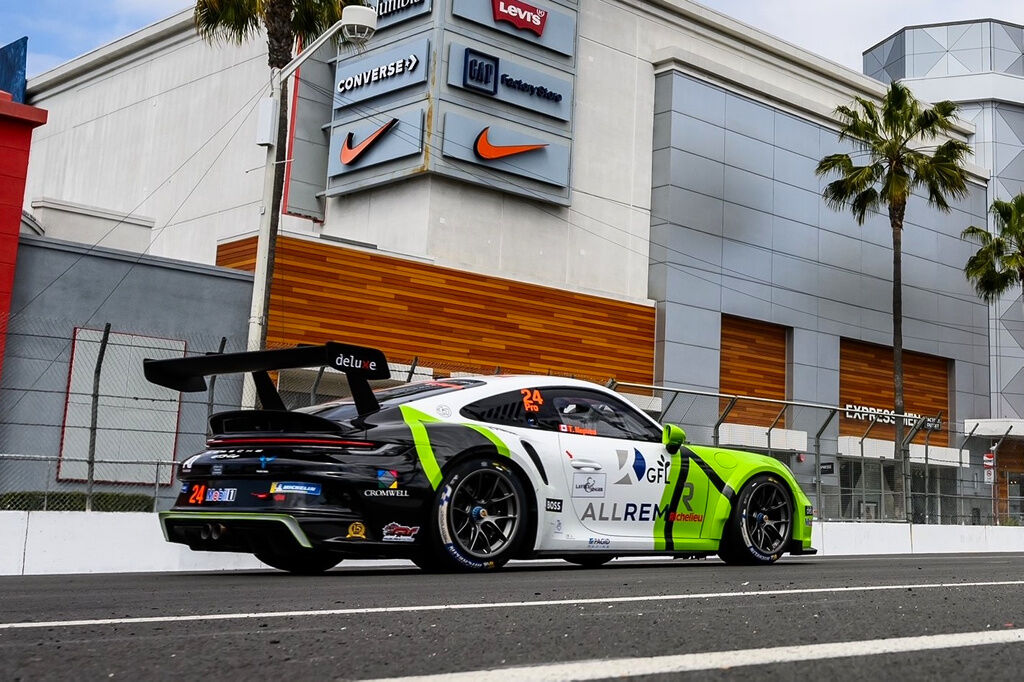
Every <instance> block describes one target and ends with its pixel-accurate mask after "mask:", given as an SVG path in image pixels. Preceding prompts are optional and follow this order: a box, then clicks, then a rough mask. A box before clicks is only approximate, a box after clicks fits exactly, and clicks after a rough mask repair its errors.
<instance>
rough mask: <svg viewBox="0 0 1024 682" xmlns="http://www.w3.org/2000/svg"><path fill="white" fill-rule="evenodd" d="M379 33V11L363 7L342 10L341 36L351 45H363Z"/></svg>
mask: <svg viewBox="0 0 1024 682" xmlns="http://www.w3.org/2000/svg"><path fill="white" fill-rule="evenodd" d="M376 31H377V10H376V9H375V8H373V7H365V6H363V5H349V6H347V7H345V8H344V9H343V10H341V35H342V36H343V37H344V38H345V40H346V41H348V42H350V43H356V44H357V45H358V44H361V43H365V42H366V41H367V40H369V39H370V38H372V37H373V34H374V33H375V32H376Z"/></svg>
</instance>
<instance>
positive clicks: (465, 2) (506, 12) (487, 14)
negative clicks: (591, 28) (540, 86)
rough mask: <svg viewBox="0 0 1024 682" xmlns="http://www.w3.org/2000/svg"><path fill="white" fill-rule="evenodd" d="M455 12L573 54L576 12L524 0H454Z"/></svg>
mask: <svg viewBox="0 0 1024 682" xmlns="http://www.w3.org/2000/svg"><path fill="white" fill-rule="evenodd" d="M452 14H453V15H454V16H456V17H459V18H461V19H466V20H468V21H472V22H474V23H476V24H480V25H481V26H486V27H487V28H489V29H491V30H494V31H500V32H502V33H505V34H507V35H510V36H513V37H514V38H516V39H518V40H523V41H526V42H528V43H533V44H534V45H539V46H540V47H543V48H546V49H548V50H552V51H554V52H558V53H559V54H563V55H566V56H568V57H572V56H573V55H574V54H575V53H576V13H575V12H570V11H568V10H566V11H564V12H563V11H561V7H559V9H558V10H554V9H548V8H547V7H544V6H541V5H534V4H530V3H527V2H524V1H523V0H491V1H490V2H487V0H452Z"/></svg>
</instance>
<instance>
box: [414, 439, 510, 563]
mask: <svg viewBox="0 0 1024 682" xmlns="http://www.w3.org/2000/svg"><path fill="white" fill-rule="evenodd" d="M528 515H529V508H528V506H527V497H526V490H525V489H524V488H523V484H522V483H521V482H520V480H519V477H518V476H517V475H516V473H515V472H514V471H513V470H512V469H511V468H510V467H509V466H507V465H506V464H504V463H502V462H501V461H499V460H497V459H495V458H492V457H480V458H476V457H475V458H472V459H468V460H466V461H464V462H461V463H459V464H457V465H456V466H454V467H453V468H452V469H451V470H450V471H448V472H447V473H446V474H445V477H444V479H443V480H442V481H441V485H440V486H438V492H437V496H436V497H435V498H434V507H433V509H432V513H431V519H432V520H431V522H430V524H429V526H428V536H427V547H426V549H427V552H428V554H426V555H424V556H423V557H418V558H417V559H414V561H415V562H416V565H417V566H420V567H421V568H423V569H424V570H428V571H436V570H446V571H486V570H491V569H495V568H500V567H501V566H503V565H504V564H505V563H506V562H507V561H508V560H509V559H511V558H512V557H513V556H514V555H515V554H516V552H517V550H518V549H519V545H520V544H521V543H522V541H523V538H524V537H525V535H526V533H527V528H528V527H529V523H528V521H529V519H528Z"/></svg>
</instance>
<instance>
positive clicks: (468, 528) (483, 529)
mask: <svg viewBox="0 0 1024 682" xmlns="http://www.w3.org/2000/svg"><path fill="white" fill-rule="evenodd" d="M450 509H451V511H450V512H449V518H448V522H449V524H451V525H450V527H451V531H452V539H453V540H454V541H455V542H456V543H457V544H458V546H459V549H460V550H461V551H463V552H465V553H466V554H468V555H470V556H473V557H476V558H480V559H486V558H491V557H493V556H494V555H496V554H499V553H500V552H501V551H502V550H503V549H505V548H506V547H508V545H509V543H510V542H512V541H513V540H514V538H515V536H516V531H517V530H518V528H519V514H520V505H519V495H518V494H517V493H516V489H515V487H514V485H513V484H512V480H511V479H510V478H509V476H508V475H507V474H506V473H504V472H503V471H499V470H497V469H481V470H479V471H474V472H471V473H469V474H467V475H466V477H465V478H463V479H462V480H461V481H459V482H458V483H457V484H456V486H455V490H454V491H453V492H452V502H451V507H450Z"/></svg>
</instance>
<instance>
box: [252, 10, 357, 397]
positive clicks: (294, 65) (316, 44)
mask: <svg viewBox="0 0 1024 682" xmlns="http://www.w3.org/2000/svg"><path fill="white" fill-rule="evenodd" d="M376 30H377V11H376V9H375V8H373V7H365V6H363V5H350V6H348V7H345V8H344V9H343V10H342V13H341V21H338V22H337V23H335V24H334V25H333V26H331V27H330V28H329V29H327V30H326V31H324V33H323V34H321V35H320V37H318V38H317V39H316V40H314V41H313V42H311V43H310V44H309V45H306V46H304V47H303V50H302V52H301V53H299V54H298V55H296V56H295V58H294V59H292V60H291V61H290V62H288V64H286V65H285V67H284V68H282V69H272V70H271V72H270V102H271V104H270V107H269V109H270V111H271V112H272V113H273V116H272V121H273V125H272V127H271V131H270V134H269V135H268V136H267V142H266V143H265V146H266V148H267V158H266V161H265V163H264V168H263V207H262V213H261V215H260V230H259V233H258V235H257V237H256V269H255V272H254V273H253V284H252V302H251V305H250V307H249V336H248V341H247V343H246V350H250V351H254V350H263V348H262V347H263V339H264V330H265V329H266V326H267V314H266V311H267V309H268V305H267V302H268V301H269V299H270V285H271V282H272V280H273V272H272V269H271V267H270V254H271V250H272V249H274V248H275V244H273V241H275V240H274V239H272V238H271V236H272V235H271V221H272V219H273V215H274V213H275V212H279V211H280V210H281V207H280V206H275V205H273V204H274V181H275V177H276V174H277V171H278V168H277V144H278V142H279V140H277V120H278V117H279V116H280V114H281V88H282V87H283V86H284V83H285V81H287V80H288V79H289V78H290V77H291V76H292V74H294V73H295V71H296V70H298V68H299V67H300V66H302V64H303V63H304V62H305V61H306V60H307V59H309V58H310V57H311V56H312V55H313V54H314V53H315V52H316V51H317V50H319V49H320V48H321V47H323V45H324V43H326V42H327V41H328V40H330V39H331V38H333V37H334V35H335V34H336V33H338V32H339V31H340V32H341V34H342V37H343V39H344V40H345V41H346V42H350V43H355V44H357V45H359V44H362V43H364V42H366V41H367V40H368V39H369V38H371V37H372V36H373V34H374V32H375V31H376ZM282 143H283V142H282ZM286 162H287V161H286ZM255 404H256V390H255V385H254V384H253V381H252V377H251V376H250V375H249V374H246V375H245V385H244V387H243V390H242V408H243V409H250V408H252V407H253V406H254V405H255Z"/></svg>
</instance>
